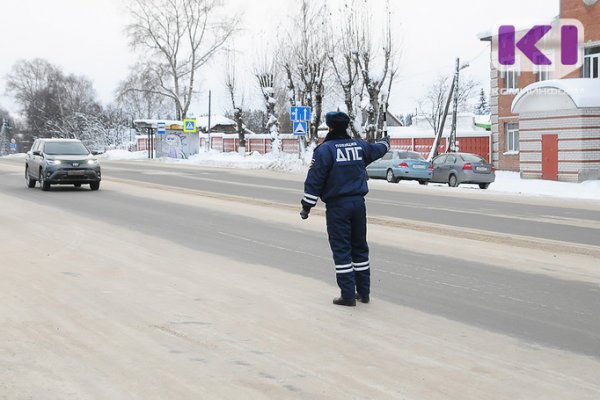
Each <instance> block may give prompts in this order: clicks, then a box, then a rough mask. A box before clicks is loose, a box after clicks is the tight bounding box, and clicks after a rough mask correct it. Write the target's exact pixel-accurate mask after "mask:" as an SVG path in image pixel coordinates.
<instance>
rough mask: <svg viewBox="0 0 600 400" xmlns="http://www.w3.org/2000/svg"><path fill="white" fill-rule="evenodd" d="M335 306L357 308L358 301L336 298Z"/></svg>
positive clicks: (334, 300)
mask: <svg viewBox="0 0 600 400" xmlns="http://www.w3.org/2000/svg"><path fill="white" fill-rule="evenodd" d="M333 304H336V305H338V306H348V307H355V306H356V300H354V299H344V298H343V297H336V298H335V299H333Z"/></svg>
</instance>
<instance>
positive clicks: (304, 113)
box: [290, 107, 310, 122]
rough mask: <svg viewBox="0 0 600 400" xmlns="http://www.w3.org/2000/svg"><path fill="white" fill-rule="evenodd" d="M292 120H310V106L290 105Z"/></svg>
mask: <svg viewBox="0 0 600 400" xmlns="http://www.w3.org/2000/svg"><path fill="white" fill-rule="evenodd" d="M290 120H291V121H294V122H297V121H310V107H290Z"/></svg>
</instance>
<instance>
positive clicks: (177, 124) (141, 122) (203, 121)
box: [134, 115, 236, 130]
mask: <svg viewBox="0 0 600 400" xmlns="http://www.w3.org/2000/svg"><path fill="white" fill-rule="evenodd" d="M189 119H195V120H196V126H197V127H198V129H200V130H206V127H207V126H208V115H207V116H203V117H196V118H194V117H191V118H189ZM159 122H164V123H165V125H166V127H167V129H180V130H183V121H174V120H166V119H137V120H135V121H134V123H135V124H136V125H137V126H143V127H149V128H154V129H156V127H157V124H158V123H159ZM235 125H236V124H235V121H233V120H231V119H229V118H226V117H224V116H222V115H211V117H210V129H213V128H214V127H216V126H235Z"/></svg>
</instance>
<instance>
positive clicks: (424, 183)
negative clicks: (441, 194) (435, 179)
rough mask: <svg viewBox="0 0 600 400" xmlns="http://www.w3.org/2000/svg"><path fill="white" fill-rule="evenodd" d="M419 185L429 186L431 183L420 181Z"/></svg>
mask: <svg viewBox="0 0 600 400" xmlns="http://www.w3.org/2000/svg"><path fill="white" fill-rule="evenodd" d="M419 185H423V186H427V185H429V182H428V181H419Z"/></svg>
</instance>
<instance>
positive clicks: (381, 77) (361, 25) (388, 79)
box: [353, 0, 398, 141]
mask: <svg viewBox="0 0 600 400" xmlns="http://www.w3.org/2000/svg"><path fill="white" fill-rule="evenodd" d="M370 6H371V5H370V4H369V2H368V0H365V2H364V3H363V5H362V8H360V7H357V8H356V9H355V17H356V18H357V21H358V22H357V23H356V32H355V33H354V34H355V35H356V40H355V48H354V50H353V51H354V62H355V63H356V66H357V69H358V71H360V74H361V77H362V85H363V87H364V89H365V92H366V93H364V96H366V98H364V97H363V101H362V105H363V110H364V111H365V112H366V114H367V121H366V123H365V124H364V129H365V132H366V135H367V140H369V141H373V140H375V139H378V138H380V137H381V132H382V127H383V110H384V109H387V102H388V99H389V95H390V92H391V90H392V85H393V83H394V80H395V78H396V74H397V72H398V61H397V59H398V51H397V46H396V45H395V42H394V41H393V40H392V24H391V11H390V6H389V1H386V22H385V27H384V33H383V40H382V43H381V47H379V46H376V45H375V42H374V40H373V35H372V33H371V26H372V25H373V22H372V17H371V13H370V10H369V9H370ZM376 48H377V49H378V48H380V49H381V54H379V52H378V51H376V50H375V49H376ZM378 59H382V60H380V61H379V62H378ZM384 105H385V107H384Z"/></svg>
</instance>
